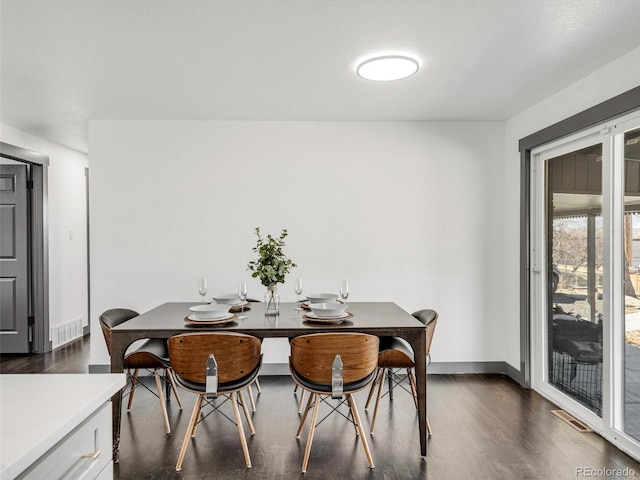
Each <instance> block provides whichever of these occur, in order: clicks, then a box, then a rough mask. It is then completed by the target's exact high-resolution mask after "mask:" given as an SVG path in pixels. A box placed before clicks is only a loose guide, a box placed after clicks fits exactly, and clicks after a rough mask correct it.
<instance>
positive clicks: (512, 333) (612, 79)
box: [497, 48, 640, 369]
mask: <svg viewBox="0 0 640 480" xmlns="http://www.w3.org/2000/svg"><path fill="white" fill-rule="evenodd" d="M638 86H640V48H637V49H635V50H633V51H631V52H630V53H628V54H626V55H624V56H623V57H621V58H619V59H617V60H616V61H614V62H612V63H610V64H609V65H607V66H605V67H603V68H601V69H599V70H597V71H596V72H594V73H593V74H591V75H589V76H588V77H585V78H583V79H582V80H580V81H579V82H577V83H575V84H574V85H571V86H569V87H568V88H566V89H565V90H563V91H561V92H559V93H557V94H556V95H553V96H552V97H549V98H548V99H546V100H544V101H543V102H540V103H539V104H537V105H535V106H533V107H531V108H530V109H528V110H526V111H524V112H522V113H521V114H519V115H517V116H515V117H513V118H511V119H510V120H509V121H508V122H507V123H506V126H505V127H506V128H505V139H506V141H505V155H504V159H505V162H504V167H503V168H504V178H505V182H504V186H503V188H502V191H503V195H504V201H503V206H504V207H503V208H504V215H503V218H504V225H503V228H502V230H503V231H504V235H503V236H502V237H501V238H500V239H499V240H500V243H499V244H498V245H497V248H498V249H499V250H500V251H501V252H502V255H503V258H504V265H503V271H502V274H503V276H504V284H503V288H502V291H503V292H504V295H503V297H504V302H503V312H504V313H503V315H502V316H501V317H502V321H503V322H504V325H503V326H502V332H503V337H504V339H505V344H506V346H507V350H506V361H507V362H508V363H509V364H511V365H512V366H514V367H516V368H518V369H519V368H520V367H519V366H520V343H519V339H520V324H519V311H520V305H519V298H520V297H519V290H518V289H519V280H518V279H519V275H520V273H519V272H520V263H519V255H520V154H519V152H518V141H519V140H520V139H521V138H524V137H526V136H528V135H530V134H532V133H535V132H537V131H539V130H542V129H543V128H546V127H548V126H550V125H553V124H554V123H557V122H559V121H561V120H564V119H565V118H568V117H570V116H572V115H575V114H576V113H579V112H581V111H583V110H586V109H588V108H590V107H593V106H595V105H597V104H599V103H601V102H604V101H606V100H608V99H610V98H612V97H615V96H616V95H619V94H621V93H623V92H626V91H628V90H631V89H632V88H635V87H638Z"/></svg>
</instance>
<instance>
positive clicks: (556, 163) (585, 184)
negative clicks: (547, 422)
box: [546, 144, 603, 415]
mask: <svg viewBox="0 0 640 480" xmlns="http://www.w3.org/2000/svg"><path fill="white" fill-rule="evenodd" d="M546 178H547V180H546V181H547V190H546V198H547V212H546V219H547V222H546V224H547V232H548V235H547V241H548V244H547V252H548V255H547V279H548V282H547V284H548V292H547V299H548V301H547V312H548V315H547V318H548V338H547V341H548V352H549V353H548V355H549V357H548V365H549V371H548V381H549V383H550V384H551V385H553V386H554V387H555V388H557V389H558V390H561V391H562V392H564V393H565V394H567V395H568V396H570V397H571V398H573V399H574V400H576V401H577V402H579V403H581V404H582V405H584V406H585V407H587V408H589V409H590V410H592V411H593V412H594V413H596V414H598V415H601V414H602V311H603V309H602V293H603V292H602V280H603V278H602V273H603V271H602V269H603V265H602V233H603V229H602V145H601V144H596V145H593V146H590V147H587V148H583V149H581V150H577V151H575V152H571V153H569V154H565V155H561V156H559V157H555V158H552V159H550V160H548V161H547V162H546Z"/></svg>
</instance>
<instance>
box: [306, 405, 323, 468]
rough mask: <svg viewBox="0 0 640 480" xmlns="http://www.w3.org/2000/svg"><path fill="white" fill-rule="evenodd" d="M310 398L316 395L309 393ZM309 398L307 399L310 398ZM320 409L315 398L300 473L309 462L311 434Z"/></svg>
mask: <svg viewBox="0 0 640 480" xmlns="http://www.w3.org/2000/svg"><path fill="white" fill-rule="evenodd" d="M309 396H310V397H311V398H313V397H317V396H318V395H317V394H315V393H309ZM311 398H310V399H309V400H311ZM319 409H320V399H319V398H317V399H316V403H315V405H314V406H313V415H312V416H311V425H310V426H309V436H308V437H307V446H306V447H305V449H304V460H303V461H302V473H306V472H307V465H308V464H309V454H310V453H311V444H312V443H313V434H314V433H315V431H316V422H317V421H318V410H319Z"/></svg>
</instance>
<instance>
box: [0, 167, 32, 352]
mask: <svg viewBox="0 0 640 480" xmlns="http://www.w3.org/2000/svg"><path fill="white" fill-rule="evenodd" d="M27 252H28V249H27V166H26V165H0V352H2V353H28V352H29V325H28V316H29V261H28V256H27Z"/></svg>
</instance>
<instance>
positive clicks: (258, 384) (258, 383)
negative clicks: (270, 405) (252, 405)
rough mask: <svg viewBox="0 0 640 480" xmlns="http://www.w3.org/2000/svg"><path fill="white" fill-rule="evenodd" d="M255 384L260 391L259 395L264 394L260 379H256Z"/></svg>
mask: <svg viewBox="0 0 640 480" xmlns="http://www.w3.org/2000/svg"><path fill="white" fill-rule="evenodd" d="M254 383H255V384H256V390H258V393H262V388H260V380H258V377H256V381H255V382H254Z"/></svg>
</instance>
